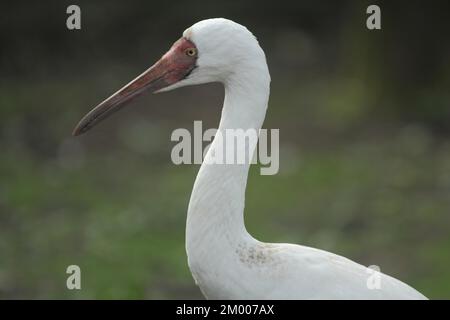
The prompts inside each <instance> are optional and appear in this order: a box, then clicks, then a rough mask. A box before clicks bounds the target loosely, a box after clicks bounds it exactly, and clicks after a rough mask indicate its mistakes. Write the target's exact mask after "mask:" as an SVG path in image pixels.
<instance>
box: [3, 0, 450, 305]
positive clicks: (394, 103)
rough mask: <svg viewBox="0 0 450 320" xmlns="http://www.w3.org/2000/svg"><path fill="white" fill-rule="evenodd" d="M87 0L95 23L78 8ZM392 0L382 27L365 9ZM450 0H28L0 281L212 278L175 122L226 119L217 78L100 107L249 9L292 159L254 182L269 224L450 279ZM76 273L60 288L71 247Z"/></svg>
mask: <svg viewBox="0 0 450 320" xmlns="http://www.w3.org/2000/svg"><path fill="white" fill-rule="evenodd" d="M70 4H77V5H79V6H80V7H81V12H82V19H81V20H82V29H81V30H78V31H69V30H68V29H67V28H66V18H67V16H68V15H67V14H66V8H67V6H68V5H70ZM369 4H378V5H380V7H381V11H382V14H381V19H382V30H379V31H370V30H368V29H367V28H366V18H367V16H368V15H367V14H366V8H367V6H368V5H369ZM449 10H450V2H448V1H395V2H394V1H373V2H366V1H339V2H338V1H331V0H330V1H312V0H309V1H306V0H304V1H300V0H298V1H292V2H285V1H261V0H259V1H256V0H254V1H245V2H244V1H221V2H214V1H207V0H200V1H185V2H175V1H149V0H146V1H132V0H129V1H96V2H94V1H70V2H69V1H35V2H31V1H29V2H21V1H14V2H11V3H8V4H6V3H5V4H3V6H2V13H1V20H0V40H1V48H0V147H1V149H0V152H1V156H0V298H63V299H76V298H102V299H107V298H145V299H153V298H189V299H190V298H202V295H201V293H200V291H199V290H198V288H197V287H196V286H195V285H194V281H193V280H192V278H191V275H190V272H189V269H188V266H187V260H186V254H185V250H184V229H185V218H186V210H187V205H188V201H189V196H190V192H191V188H192V185H193V181H194V178H195V175H196V172H197V170H198V166H197V165H182V166H175V165H173V164H172V163H171V161H170V151H171V148H172V147H173V146H174V143H173V142H171V141H170V134H171V132H172V130H174V129H176V128H180V127H183V128H187V129H189V130H192V128H193V121H194V120H203V121H204V128H211V127H214V128H215V127H217V125H218V120H219V116H220V109H221V104H222V99H223V89H222V88H221V86H219V85H217V84H211V85H204V86H200V87H189V88H183V89H180V90H177V91H174V92H170V93H164V94H160V95H152V96H150V95H146V96H144V97H141V98H140V99H137V100H135V102H134V103H133V106H131V107H128V108H127V109H126V110H123V111H122V112H120V115H115V116H114V117H112V118H111V119H110V120H109V121H106V122H105V123H102V124H101V125H99V126H98V127H96V128H95V130H93V131H92V132H89V133H88V134H86V135H85V136H82V137H79V138H73V137H71V131H72V129H73V127H74V125H75V124H76V123H77V122H78V120H79V119H80V118H81V117H82V116H83V115H84V114H85V113H86V112H87V111H88V110H90V109H91V107H93V106H95V105H96V104H97V103H99V102H100V101H101V100H103V99H104V98H106V97H108V96H109V95H110V94H111V93H113V92H114V91H116V90H117V89H118V88H120V87H121V86H122V85H123V84H125V83H127V82H128V81H129V80H131V79H133V78H134V77H135V76H136V75H138V74H139V73H141V72H142V71H143V70H144V69H146V68H147V67H149V66H150V65H151V64H152V63H153V62H154V61H156V60H157V59H158V58H159V57H160V56H161V55H162V54H163V53H164V52H165V51H166V50H167V49H168V48H169V47H170V45H171V44H172V43H173V42H174V41H175V40H177V39H178V38H179V37H180V36H181V33H182V31H183V30H184V29H186V28H187V27H189V26H190V25H192V24H193V23H195V22H197V21H199V20H202V19H205V18H211V17H226V18H229V19H232V20H235V21H236V22H239V23H241V24H243V25H245V26H247V27H248V28H249V29H250V30H251V31H252V32H253V33H254V34H255V35H256V36H257V37H258V39H259V41H260V44H261V46H262V47H263V49H264V50H265V52H266V55H267V59H268V64H269V68H270V71H271V75H272V89H271V100H270V104H269V111H268V114H267V118H266V122H265V127H266V128H280V144H281V155H280V172H279V174H277V175H275V176H260V175H259V170H258V167H257V166H255V167H254V168H253V169H252V171H251V175H250V180H249V183H248V191H247V205H246V224H247V228H248V229H249V231H250V232H251V233H252V234H253V235H254V236H255V237H256V238H258V239H260V240H264V241H268V242H292V243H300V244H304V245H309V246H313V247H317V248H321V249H325V250H329V251H332V252H334V253H337V254H341V255H344V256H346V257H349V258H351V259H353V260H356V261H358V262H360V263H362V264H364V265H373V264H375V265H378V266H380V268H381V271H383V272H385V273H387V274H390V275H392V276H395V277H397V278H399V279H400V280H403V281H405V282H407V283H408V284H410V285H412V286H413V287H415V288H416V289H418V290H419V291H421V292H422V293H423V294H425V295H426V296H428V297H430V298H450V232H449V231H450V226H449V223H450V197H449V195H450V106H449V101H450V90H449V87H450V63H449V57H450V46H449V41H448V39H449V30H450V28H449V24H450V23H449V18H450V17H449V12H450V11H449ZM71 264H76V265H79V266H80V267H81V270H82V290H80V291H76V290H75V291H69V290H68V289H67V288H66V278H67V276H68V275H67V274H66V273H65V272H66V268H67V266H68V265H71Z"/></svg>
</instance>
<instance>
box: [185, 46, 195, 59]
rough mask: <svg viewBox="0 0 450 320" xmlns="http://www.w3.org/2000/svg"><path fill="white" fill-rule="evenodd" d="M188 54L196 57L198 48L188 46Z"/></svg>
mask: <svg viewBox="0 0 450 320" xmlns="http://www.w3.org/2000/svg"><path fill="white" fill-rule="evenodd" d="M186 55H188V56H189V57H194V56H196V55H197V49H195V48H187V49H186Z"/></svg>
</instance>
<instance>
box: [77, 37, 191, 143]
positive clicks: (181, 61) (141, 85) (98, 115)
mask: <svg viewBox="0 0 450 320" xmlns="http://www.w3.org/2000/svg"><path fill="white" fill-rule="evenodd" d="M189 49H194V50H195V54H194V55H189V54H188V53H192V52H188V51H189ZM196 51H197V48H196V47H195V45H194V43H192V42H191V41H189V40H188V39H185V38H181V39H179V40H178V41H176V42H175V43H174V44H173V45H172V47H171V48H170V50H169V51H168V52H167V53H166V54H164V55H163V56H162V58H161V59H160V60H159V61H158V62H156V63H155V64H154V65H153V66H151V67H150V68H149V69H147V70H146V71H145V72H144V73H142V74H141V75H140V76H138V77H137V78H136V79H134V80H133V81H131V82H130V83H129V84H127V85H126V86H125V87H123V88H122V89H120V90H119V91H117V92H116V93H114V94H113V95H112V96H110V97H109V98H108V99H106V100H105V101H103V102H102V103H100V104H99V105H98V106H97V107H95V108H94V109H93V110H91V111H90V112H89V113H88V114H87V115H85V116H84V117H83V119H81V121H80V122H79V123H78V125H77V126H76V127H75V129H74V131H73V135H74V136H77V135H80V134H82V133H85V132H86V131H88V130H89V129H91V128H92V127H93V126H95V125H96V124H97V123H99V122H100V121H102V120H103V119H105V118H107V117H108V116H110V115H111V114H113V113H114V112H116V111H118V110H119V109H121V108H122V107H124V106H125V105H126V104H127V103H128V102H130V101H131V100H132V99H133V98H135V97H137V96H138V95H140V94H142V93H143V92H144V91H147V90H150V91H151V92H155V91H158V90H160V89H163V88H165V87H168V86H170V85H172V84H174V83H176V82H178V81H180V80H182V79H184V78H185V77H186V76H188V75H189V73H191V71H192V70H193V69H194V68H195V64H196V61H197V54H196Z"/></svg>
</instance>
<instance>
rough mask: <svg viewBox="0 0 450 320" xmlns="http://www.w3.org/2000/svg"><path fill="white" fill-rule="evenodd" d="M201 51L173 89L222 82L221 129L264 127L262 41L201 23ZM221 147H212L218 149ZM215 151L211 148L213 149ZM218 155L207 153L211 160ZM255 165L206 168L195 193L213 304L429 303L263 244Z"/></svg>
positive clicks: (193, 258) (386, 281) (197, 241)
mask: <svg viewBox="0 0 450 320" xmlns="http://www.w3.org/2000/svg"><path fill="white" fill-rule="evenodd" d="M183 35H184V36H185V37H186V38H187V39H189V40H191V41H192V42H193V43H195V45H196V46H197V48H198V52H199V56H198V63H197V64H198V67H197V68H196V69H195V70H194V71H193V72H192V74H191V75H190V76H189V77H188V78H187V79H185V80H182V81H180V82H178V83H177V84H175V85H174V86H172V87H169V88H168V89H172V88H174V87H180V86H184V85H191V84H200V83H205V82H221V83H223V85H224V87H225V101H224V105H223V110H222V117H221V120H220V125H219V129H218V130H219V131H221V132H224V131H225V130H226V129H229V128H232V129H233V128H242V129H244V130H246V129H250V128H254V129H260V128H261V125H262V123H263V121H264V117H265V113H266V108H267V103H268V98H269V87H270V75H269V71H268V68H267V63H266V59H265V55H264V52H263V50H262V49H261V47H260V46H259V44H258V42H257V40H256V39H255V37H254V36H253V35H252V34H251V33H250V32H249V31H248V30H247V29H246V28H245V27H243V26H241V25H239V24H237V23H235V22H232V21H230V20H226V19H209V20H204V21H200V22H198V23H196V24H194V25H193V26H192V27H190V28H189V29H187V30H186V31H185V32H184V34H183ZM216 143H220V142H219V141H218V140H217V141H213V145H214V144H216ZM211 149H212V147H211V148H210V150H211ZM208 157H211V154H210V152H208V153H207V155H206V159H205V161H206V160H207V158H208ZM248 170H249V165H248V164H247V165H224V164H203V165H202V166H201V168H200V171H199V173H198V176H197V179H196V181H195V184H194V188H193V191H192V195H191V199H190V203H189V209H188V217H187V227H186V249H187V254H188V260H189V267H190V269H191V272H192V275H193V276H194V278H195V280H196V283H197V284H198V285H199V287H200V289H201V290H202V292H203V294H204V295H205V296H206V297H207V298H209V299H426V298H425V296H423V295H422V294H420V293H419V292H418V291H416V290H414V289H413V288H411V287H410V286H408V285H406V284H404V283H403V282H401V281H399V280H397V279H394V278H392V277H390V276H388V275H385V274H380V288H379V289H376V288H375V289H369V288H368V285H367V282H368V278H369V276H370V275H371V273H369V272H368V271H367V270H368V269H367V268H366V267H364V266H362V265H360V264H358V263H355V262H353V261H351V260H349V259H347V258H344V257H341V256H338V255H335V254H332V253H329V252H326V251H322V250H318V249H313V248H309V247H305V246H300V245H293V244H276V243H273V244H272V243H263V242H260V241H258V240H256V239H254V238H253V237H252V236H251V235H250V234H249V233H248V232H247V231H246V229H245V226H244V218H243V212H244V204H245V188H246V182H247V175H248Z"/></svg>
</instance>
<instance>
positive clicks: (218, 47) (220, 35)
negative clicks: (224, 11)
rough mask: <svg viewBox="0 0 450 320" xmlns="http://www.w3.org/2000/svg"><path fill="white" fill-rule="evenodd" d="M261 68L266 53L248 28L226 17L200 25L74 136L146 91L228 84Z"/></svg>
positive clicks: (86, 120)
mask: <svg viewBox="0 0 450 320" xmlns="http://www.w3.org/2000/svg"><path fill="white" fill-rule="evenodd" d="M261 62H264V63H261ZM261 66H263V67H264V66H266V63H265V55H264V52H263V51H262V49H261V48H260V46H259V45H258V42H257V40H256V38H255V37H254V36H253V34H252V33H251V32H250V31H248V30H247V28H245V27H244V26H242V25H240V24H238V23H235V22H233V21H231V20H227V19H223V18H216V19H207V20H203V21H200V22H197V23H196V24H194V25H193V26H191V27H190V28H188V29H186V30H185V31H184V33H183V36H182V37H181V38H180V39H179V40H177V41H176V42H175V43H174V44H173V45H172V47H171V48H170V49H169V51H168V52H167V53H166V54H164V55H163V56H162V58H161V59H160V60H159V61H158V62H156V63H155V64H154V65H153V66H152V67H150V68H149V69H147V70H146V71H145V72H144V73H142V74H141V75H140V76H138V77H137V78H136V79H134V80H133V81H131V82H130V83H128V84H127V85H126V86H125V87H123V88H122V89H120V90H119V91H117V92H116V93H114V94H113V95H112V96H110V97H109V98H108V99H106V100H105V101H103V102H102V103H100V104H99V105H98V106H97V107H95V108H94V109H93V110H92V111H90V112H89V113H88V114H87V115H86V116H84V118H83V119H82V120H81V121H80V122H79V123H78V125H77V126H76V128H75V130H74V131H73V134H74V135H79V134H82V133H84V132H86V131H88V130H89V129H90V128H92V127H93V126H94V125H96V124H97V123H99V122H100V121H102V120H103V119H105V118H107V117H108V116H109V115H111V114H112V113H114V112H115V111H117V110H119V109H120V108H121V107H123V106H125V105H126V103H127V102H129V101H131V99H132V98H134V97H136V96H138V95H139V94H141V93H143V92H144V91H151V92H160V91H168V90H172V89H175V88H178V87H182V86H187V85H193V84H201V83H207V82H223V83H227V82H228V80H229V79H231V78H233V75H234V74H236V73H237V72H241V73H242V72H251V70H252V68H256V69H257V68H261Z"/></svg>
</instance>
